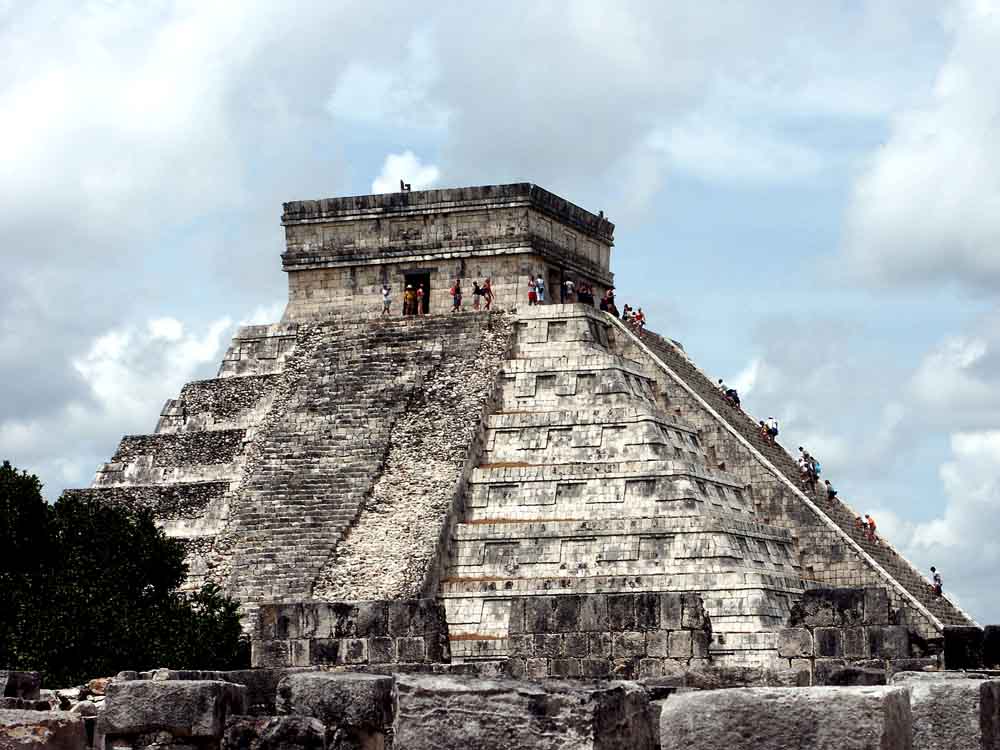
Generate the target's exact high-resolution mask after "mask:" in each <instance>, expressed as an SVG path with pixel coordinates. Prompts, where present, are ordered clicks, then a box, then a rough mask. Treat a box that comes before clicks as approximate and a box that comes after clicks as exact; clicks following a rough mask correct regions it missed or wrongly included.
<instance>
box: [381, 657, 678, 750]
mask: <svg viewBox="0 0 1000 750" xmlns="http://www.w3.org/2000/svg"><path fill="white" fill-rule="evenodd" d="M396 693H397V699H396V707H397V716H396V737H395V742H396V745H395V746H396V747H397V748H406V750H432V749H435V750H436V749H437V748H442V747H447V748H479V747H481V748H491V749H492V750H524V749H525V748H531V749H532V750H652V748H653V747H654V729H653V727H652V726H651V725H650V723H649V701H648V698H647V695H646V693H645V691H644V690H643V689H642V688H641V687H640V686H639V685H638V684H636V683H631V682H600V683H590V684H587V683H583V684H581V683H575V682H558V681H548V682H543V683H540V684H533V683H523V682H510V681H501V680H496V681H493V680H474V679H457V678H453V677H433V676H402V675H400V676H399V677H397V680H396ZM671 700H673V698H671ZM669 702H670V701H668V702H667V703H668V704H669Z"/></svg>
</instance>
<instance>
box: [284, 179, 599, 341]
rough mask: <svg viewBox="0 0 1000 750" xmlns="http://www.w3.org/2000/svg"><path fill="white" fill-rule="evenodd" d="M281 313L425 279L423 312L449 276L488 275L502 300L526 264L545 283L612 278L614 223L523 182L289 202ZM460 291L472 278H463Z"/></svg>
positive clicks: (366, 300)
mask: <svg viewBox="0 0 1000 750" xmlns="http://www.w3.org/2000/svg"><path fill="white" fill-rule="evenodd" d="M284 208H285V210H284V214H283V215H282V217H281V222H282V224H283V225H284V227H285V243H286V248H285V252H284V253H283V254H282V256H281V258H282V265H283V268H284V270H285V271H286V272H287V273H288V307H287V309H286V311H285V317H284V320H286V321H293V320H296V321H297V320H307V319H311V318H317V317H323V316H326V315H329V314H331V313H354V314H357V313H366V312H371V311H372V310H375V309H377V307H378V306H377V305H374V304H373V301H375V302H377V300H378V299H379V290H380V288H381V286H382V284H383V283H388V284H389V285H390V286H391V287H393V289H394V290H396V299H397V302H399V303H400V304H401V295H400V294H399V291H400V290H402V289H404V288H405V286H406V285H407V284H411V285H412V286H413V288H414V289H416V288H417V285H418V284H423V285H424V289H425V290H426V292H427V302H428V310H427V311H428V312H431V313H437V312H446V311H448V310H450V309H451V297H450V295H449V293H448V290H449V289H450V288H451V286H452V284H453V283H454V282H455V280H456V279H462V280H466V281H468V280H472V279H478V280H479V281H480V282H482V280H483V279H486V278H489V279H490V280H491V283H492V286H493V291H494V294H495V295H496V298H497V301H498V303H499V305H500V306H501V307H503V306H507V307H509V306H512V305H513V304H515V302H516V301H517V300H519V299H524V298H525V293H526V288H525V285H524V283H522V282H524V280H525V279H526V278H527V276H528V274H542V275H543V279H544V280H545V281H546V282H547V284H548V287H549V289H551V290H558V288H559V284H560V283H561V282H562V280H563V279H564V278H572V279H574V280H577V279H584V280H586V281H587V282H589V283H590V284H591V285H592V286H593V287H594V289H595V292H597V291H599V292H600V293H601V294H603V293H604V290H605V289H607V288H608V287H609V286H611V285H612V280H613V277H612V274H611V270H610V268H611V247H612V245H613V244H614V231H615V226H614V224H612V223H611V222H610V221H608V220H607V219H605V218H604V216H603V214H600V215H595V214H592V213H590V212H589V211H585V210H583V209H582V208H580V207H579V206H575V205H573V204H572V203H570V202H569V201H567V200H564V199H562V198H560V197H559V196H557V195H553V194H552V193H550V192H548V191H547V190H543V189H542V188H540V187H538V186H537V185H532V184H529V183H515V184H511V185H486V186H482V187H469V188H451V189H446V190H422V191H418V192H405V193H388V194H383V195H361V196H355V197H350V198H331V199H328V200H319V201H296V202H293V203H286V204H285V206H284ZM466 286H467V287H469V288H467V289H466V293H468V291H470V288H471V285H470V284H466Z"/></svg>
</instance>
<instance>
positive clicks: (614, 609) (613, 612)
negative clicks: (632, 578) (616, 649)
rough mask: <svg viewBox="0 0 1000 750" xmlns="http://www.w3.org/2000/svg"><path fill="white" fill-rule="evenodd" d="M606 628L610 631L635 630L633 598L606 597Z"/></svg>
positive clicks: (620, 596) (625, 596)
mask: <svg viewBox="0 0 1000 750" xmlns="http://www.w3.org/2000/svg"><path fill="white" fill-rule="evenodd" d="M608 628H609V629H610V630H612V631H622V630H635V596H634V595H633V594H609V595H608Z"/></svg>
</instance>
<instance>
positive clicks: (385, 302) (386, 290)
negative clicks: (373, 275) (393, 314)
mask: <svg viewBox="0 0 1000 750" xmlns="http://www.w3.org/2000/svg"><path fill="white" fill-rule="evenodd" d="M391 306H392V288H391V287H390V286H389V285H388V284H383V285H382V314H383V315H388V314H389V308H390V307H391Z"/></svg>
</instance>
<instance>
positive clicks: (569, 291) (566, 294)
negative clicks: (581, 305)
mask: <svg viewBox="0 0 1000 750" xmlns="http://www.w3.org/2000/svg"><path fill="white" fill-rule="evenodd" d="M559 301H560V302H562V303H563V304H566V303H567V302H572V301H573V282H572V281H571V280H569V279H566V281H564V282H563V288H562V299H561V300H559Z"/></svg>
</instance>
